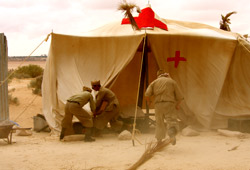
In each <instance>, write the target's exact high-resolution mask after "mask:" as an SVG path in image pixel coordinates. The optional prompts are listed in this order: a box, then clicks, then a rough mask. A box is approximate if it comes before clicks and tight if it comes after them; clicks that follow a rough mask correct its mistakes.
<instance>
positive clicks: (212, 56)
mask: <svg viewBox="0 0 250 170" xmlns="http://www.w3.org/2000/svg"><path fill="white" fill-rule="evenodd" d="M162 21H164V22H165V23H166V24H167V25H168V28H169V31H165V30H161V29H159V28H154V30H141V31H134V30H133V29H132V27H131V26H130V25H121V24H120V22H114V23H110V24H107V25H105V26H103V27H101V28H99V29H96V30H94V31H91V32H88V33H85V34H83V36H71V35H60V34H52V40H51V47H50V52H49V57H48V59H47V64H46V68H45V71H44V81H43V94H42V95H43V111H44V115H45V117H46V119H47V121H48V123H49V125H50V127H51V128H52V130H55V131H60V121H61V119H62V116H63V115H64V111H63V109H64V104H65V102H66V99H67V98H68V97H70V96H71V95H73V94H75V93H77V92H79V91H80V90H81V87H82V86H83V85H87V86H90V81H92V80H101V84H102V85H104V86H107V87H110V88H111V89H112V90H113V91H114V92H115V93H116V94H117V97H118V99H119V101H120V103H121V106H122V107H123V108H129V107H135V105H136V101H137V96H138V83H139V77H140V76H139V73H140V69H141V60H142V55H143V52H142V50H141V48H139V49H140V50H137V49H138V47H139V45H140V44H141V43H143V37H144V36H145V35H146V36H147V40H148V48H149V52H148V72H149V83H150V82H151V81H153V80H154V79H155V78H156V71H157V70H158V69H159V68H163V69H165V70H167V71H168V72H170V74H171V76H172V77H173V79H175V80H176V81H177V82H178V84H179V86H180V89H181V91H182V92H183V94H184V97H185V102H184V103H183V104H182V112H183V114H184V115H193V116H195V118H196V119H197V121H198V123H200V124H201V125H202V126H204V127H206V128H223V127H226V126H227V118H228V117H231V116H241V115H247V116H250V107H249V105H248V102H249V101H250V90H249V89H250V88H249V87H250V84H249V83H250V82H249V80H250V70H249V66H248V65H249V64H250V52H249V49H250V48H249V43H248V42H246V41H245V40H244V39H242V38H240V35H238V34H236V33H231V32H226V31H223V30H220V29H217V28H214V27H211V26H207V25H205V24H199V23H191V22H182V21H174V20H165V19H163V20H162ZM176 51H180V57H185V58H186V59H187V61H180V62H179V65H178V67H175V66H174V62H167V59H168V58H169V57H175V54H176ZM124 110H129V109H124Z"/></svg>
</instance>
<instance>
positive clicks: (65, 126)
mask: <svg viewBox="0 0 250 170" xmlns="http://www.w3.org/2000/svg"><path fill="white" fill-rule="evenodd" d="M91 91H92V90H91V89H90V88H89V87H86V86H83V91H82V92H81V93H79V94H76V95H73V96H71V97H70V98H69V99H68V100H67V103H66V106H65V115H64V118H63V120H62V131H61V135H60V139H63V137H64V136H65V135H71V134H74V131H73V127H72V118H73V116H75V117H77V118H78V119H79V120H80V122H81V124H82V125H83V126H84V127H85V128H86V131H85V138H84V141H85V142H92V141H95V139H93V138H91V134H92V132H91V130H92V127H93V120H92V115H90V114H89V113H88V112H87V111H86V110H84V109H83V108H82V107H83V106H84V105H85V104H87V103H88V102H89V105H90V109H91V111H92V112H94V111H95V108H96V106H95V102H94V99H93V96H92V94H91Z"/></svg>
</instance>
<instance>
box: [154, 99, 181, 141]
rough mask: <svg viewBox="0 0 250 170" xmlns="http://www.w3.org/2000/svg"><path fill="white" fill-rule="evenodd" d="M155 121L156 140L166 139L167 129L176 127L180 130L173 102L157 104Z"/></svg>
mask: <svg viewBox="0 0 250 170" xmlns="http://www.w3.org/2000/svg"><path fill="white" fill-rule="evenodd" d="M155 120H156V128H155V138H156V139H157V140H162V139H164V138H165V137H166V132H167V129H169V128H171V127H175V128H176V129H177V130H178V122H177V114H176V108H175V103H173V102H160V103H156V104H155ZM165 122H166V123H165ZM166 124H167V127H166Z"/></svg>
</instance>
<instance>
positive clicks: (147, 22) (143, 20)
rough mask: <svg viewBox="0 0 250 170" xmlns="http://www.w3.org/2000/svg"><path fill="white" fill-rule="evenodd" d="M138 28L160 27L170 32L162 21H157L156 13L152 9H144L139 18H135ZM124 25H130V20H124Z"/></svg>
mask: <svg viewBox="0 0 250 170" xmlns="http://www.w3.org/2000/svg"><path fill="white" fill-rule="evenodd" d="M134 19H135V21H136V23H137V25H138V27H139V28H140V29H141V28H153V29H154V27H158V28H161V29H163V30H166V31H168V27H167V25H166V24H164V23H163V22H162V21H160V20H158V19H155V13H154V11H153V10H152V9H151V8H150V7H147V8H144V9H142V10H141V13H140V14H139V16H138V17H134ZM122 24H130V21H129V19H128V18H123V20H122Z"/></svg>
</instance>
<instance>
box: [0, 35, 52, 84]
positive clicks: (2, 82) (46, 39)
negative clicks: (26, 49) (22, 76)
mask: <svg viewBox="0 0 250 170" xmlns="http://www.w3.org/2000/svg"><path fill="white" fill-rule="evenodd" d="M50 35H51V33H50V34H48V35H47V37H46V38H45V39H44V40H43V41H42V42H41V43H40V44H39V45H38V46H37V47H36V48H35V49H34V50H33V51H32V52H31V53H30V55H28V56H27V57H25V58H24V60H23V62H24V61H26V60H27V59H28V58H29V57H30V56H31V55H32V54H33V53H34V52H35V51H36V50H37V49H38V48H39V47H40V46H41V45H42V44H43V43H44V41H46V42H47V41H48V39H49V37H50ZM23 62H21V63H20V64H19V66H18V67H20V66H21V65H22V64H23ZM14 73H15V71H13V72H12V73H11V74H9V75H8V76H7V77H6V78H5V79H4V80H3V81H1V82H0V87H1V86H2V85H3V84H4V83H5V82H6V81H7V80H8V79H9V78H10V77H11V76H12V75H13V74H14Z"/></svg>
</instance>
